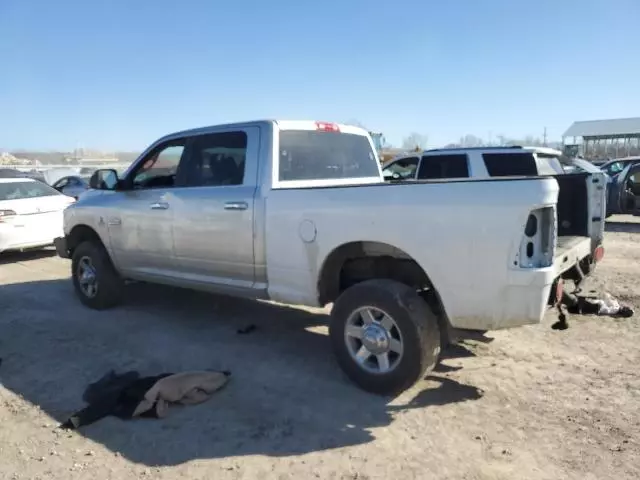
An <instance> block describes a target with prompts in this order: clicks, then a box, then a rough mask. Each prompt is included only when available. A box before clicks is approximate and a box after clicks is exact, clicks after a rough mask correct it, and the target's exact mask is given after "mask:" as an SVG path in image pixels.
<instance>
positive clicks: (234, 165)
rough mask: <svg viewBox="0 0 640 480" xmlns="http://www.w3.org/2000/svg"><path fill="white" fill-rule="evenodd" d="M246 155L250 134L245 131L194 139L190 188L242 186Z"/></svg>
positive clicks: (187, 176)
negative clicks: (248, 135)
mask: <svg viewBox="0 0 640 480" xmlns="http://www.w3.org/2000/svg"><path fill="white" fill-rule="evenodd" d="M246 154H247V134H246V133H245V132H243V131H236V132H221V133H212V134H210V135H202V136H199V137H194V138H193V139H192V140H191V143H190V146H189V161H188V163H187V166H186V171H185V184H186V186H188V187H204V186H207V187H221V186H229V185H242V184H243V181H244V173H245V158H246Z"/></svg>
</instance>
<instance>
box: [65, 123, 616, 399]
mask: <svg viewBox="0 0 640 480" xmlns="http://www.w3.org/2000/svg"><path fill="white" fill-rule="evenodd" d="M90 184H91V187H92V190H89V191H88V192H87V193H85V194H84V195H83V196H82V197H81V198H80V199H79V200H78V201H77V202H76V203H74V204H73V205H71V206H70V207H68V208H67V209H66V210H65V212H64V234H65V235H64V237H61V238H58V239H56V241H55V245H56V249H57V251H58V254H59V255H60V256H61V257H63V258H70V259H71V274H72V281H73V285H74V287H75V291H76V293H77V295H78V297H79V299H80V301H81V302H82V303H84V304H85V305H87V306H88V307H90V308H94V309H105V308H109V307H113V306H115V305H117V304H118V303H119V302H120V301H121V300H122V294H123V289H124V288H125V282H126V281H129V280H134V281H145V282H155V283H162V284H168V285H173V286H178V287H185V288H192V289H198V290H204V291H209V292H212V293H219V294H228V295H235V296H244V297H250V298H254V299H266V300H272V301H276V302H282V303H288V304H303V305H307V306H315V307H321V306H326V305H328V304H333V305H332V308H331V317H330V322H329V333H330V335H329V337H330V343H331V345H332V348H333V350H334V353H335V356H336V358H337V361H338V363H339V365H340V366H341V368H342V369H343V370H344V371H345V373H346V374H347V376H348V377H349V378H350V379H351V380H352V381H353V382H355V383H356V384H357V385H359V386H360V387H361V388H363V389H365V390H368V391H371V392H374V393H380V394H393V393H397V392H400V391H402V390H404V389H406V388H408V387H409V386H411V385H412V384H413V383H415V382H416V381H417V380H418V379H419V378H421V377H422V376H423V375H424V374H425V372H426V371H428V370H429V369H431V368H433V367H434V365H435V364H436V362H437V360H438V357H439V352H440V347H441V344H442V343H443V342H446V341H447V339H448V335H449V332H450V330H451V329H452V328H456V329H475V330H489V329H500V328H509V327H517V326H520V325H526V324H533V323H538V322H540V321H541V319H542V318H543V316H544V314H545V311H546V310H547V308H548V305H549V304H553V303H554V301H556V300H557V299H558V297H559V293H558V292H560V293H561V292H562V277H569V278H570V277H571V276H572V275H574V273H572V272H574V271H575V268H576V266H580V265H582V266H585V265H593V264H595V262H596V261H598V260H599V259H600V258H601V257H602V254H603V252H604V251H603V250H602V247H601V246H599V247H598V248H599V250H597V251H596V252H595V255H594V253H593V251H592V248H591V240H590V238H589V236H588V235H587V234H585V235H583V234H582V232H581V231H580V230H579V227H580V225H578V226H576V225H574V226H573V228H574V230H575V231H573V230H571V229H565V231H564V232H563V235H559V231H560V229H561V228H562V225H558V218H557V215H558V211H560V209H561V208H563V206H562V205H560V204H559V200H558V199H559V192H561V186H559V182H558V181H557V180H556V179H555V178H554V177H552V176H548V177H545V176H535V177H513V178H486V179H453V180H449V179H447V180H439V181H427V182H422V181H416V182H411V183H402V184H393V183H385V181H384V178H383V175H382V171H381V168H380V164H379V161H378V158H377V155H376V151H375V148H374V145H373V143H372V141H371V138H370V137H369V135H368V133H367V132H366V131H365V130H362V129H360V128H356V127H353V126H346V125H338V124H334V123H327V122H313V121H272V120H268V121H252V122H247V123H237V124H229V125H220V126H212V127H206V128H200V129H194V130H188V131H183V132H178V133H174V134H171V135H168V136H166V137H163V138H161V139H160V140H158V141H156V142H155V143H154V144H153V145H151V146H150V147H149V148H148V149H147V150H146V151H145V152H143V154H142V155H141V156H140V158H139V159H138V160H136V161H135V162H134V163H133V164H132V165H131V167H130V168H129V169H128V170H127V171H125V172H124V173H123V175H122V176H121V177H119V176H118V174H117V173H116V171H114V170H99V171H97V172H96V173H95V174H94V175H93V177H92V178H91V182H90ZM560 198H561V199H562V198H563V197H562V195H560ZM570 200H571V199H570V198H569V199H568V200H567V201H570ZM581 271H584V268H582V269H581Z"/></svg>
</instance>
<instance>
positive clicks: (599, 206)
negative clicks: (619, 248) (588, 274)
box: [572, 158, 607, 250]
mask: <svg viewBox="0 0 640 480" xmlns="http://www.w3.org/2000/svg"><path fill="white" fill-rule="evenodd" d="M572 163H573V165H575V166H576V167H578V168H579V169H580V170H582V171H584V172H587V173H588V174H589V178H588V180H587V182H588V183H587V193H588V198H589V236H590V237H591V241H592V250H594V249H595V248H596V246H598V245H600V244H602V242H603V240H604V227H605V225H604V222H605V217H606V213H607V175H606V174H605V173H604V172H603V171H602V170H600V169H599V168H598V167H596V166H595V165H593V164H591V163H589V162H587V161H586V160H582V159H580V158H574V159H572Z"/></svg>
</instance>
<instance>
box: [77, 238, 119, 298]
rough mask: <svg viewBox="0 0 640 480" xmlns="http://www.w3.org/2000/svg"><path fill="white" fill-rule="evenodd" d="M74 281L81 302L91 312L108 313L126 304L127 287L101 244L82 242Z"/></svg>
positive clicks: (78, 249)
mask: <svg viewBox="0 0 640 480" xmlns="http://www.w3.org/2000/svg"><path fill="white" fill-rule="evenodd" d="M71 278H72V279H73V286H74V288H75V291H76V294H77V295H78V298H80V301H81V302H82V303H83V304H84V305H86V306H87V307H89V308H93V309H95V310H104V309H107V308H110V307H113V306H115V305H117V304H119V303H120V302H121V300H122V293H123V288H124V283H123V282H122V279H121V278H120V275H118V272H116V270H115V268H114V266H113V264H112V263H111V259H110V258H109V254H108V253H107V251H106V249H105V248H104V246H102V245H101V244H100V243H98V242H93V241H87V242H82V243H81V244H80V245H78V246H77V247H76V248H75V250H74V251H73V255H72V257H71Z"/></svg>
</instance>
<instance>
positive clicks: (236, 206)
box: [224, 202, 249, 210]
mask: <svg viewBox="0 0 640 480" xmlns="http://www.w3.org/2000/svg"><path fill="white" fill-rule="evenodd" d="M247 208H249V204H248V203H247V202H227V203H225V204H224V209H225V210H246V209H247Z"/></svg>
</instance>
